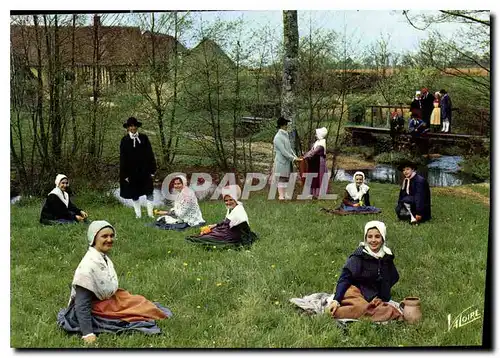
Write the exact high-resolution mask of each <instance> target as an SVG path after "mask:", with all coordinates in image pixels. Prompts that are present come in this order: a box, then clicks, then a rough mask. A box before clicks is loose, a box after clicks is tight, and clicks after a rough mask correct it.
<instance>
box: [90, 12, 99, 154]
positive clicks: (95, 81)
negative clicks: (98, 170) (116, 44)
mask: <svg viewBox="0 0 500 358" xmlns="http://www.w3.org/2000/svg"><path fill="white" fill-rule="evenodd" d="M99 28H100V19H99V17H98V16H97V14H96V15H94V36H93V47H94V55H93V66H92V97H93V101H92V114H91V118H92V123H91V130H90V138H89V154H90V156H91V157H92V159H97V158H96V156H97V150H96V148H97V146H96V144H97V143H96V142H97V116H98V113H97V112H98V106H99V96H100V89H101V86H100V74H101V66H100V62H101V53H100V50H99V44H100V38H99V30H100V29H99Z"/></svg>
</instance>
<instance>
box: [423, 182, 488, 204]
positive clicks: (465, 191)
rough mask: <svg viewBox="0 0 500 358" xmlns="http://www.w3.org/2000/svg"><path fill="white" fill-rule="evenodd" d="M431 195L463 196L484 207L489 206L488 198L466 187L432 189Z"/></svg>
mask: <svg viewBox="0 0 500 358" xmlns="http://www.w3.org/2000/svg"><path fill="white" fill-rule="evenodd" d="M432 192H433V193H437V194H443V195H451V196H464V197H467V198H471V199H472V200H475V201H478V202H480V203H482V204H484V205H486V206H490V198H489V197H487V196H484V195H482V194H480V193H478V192H476V191H474V190H472V189H471V188H468V187H439V188H432Z"/></svg>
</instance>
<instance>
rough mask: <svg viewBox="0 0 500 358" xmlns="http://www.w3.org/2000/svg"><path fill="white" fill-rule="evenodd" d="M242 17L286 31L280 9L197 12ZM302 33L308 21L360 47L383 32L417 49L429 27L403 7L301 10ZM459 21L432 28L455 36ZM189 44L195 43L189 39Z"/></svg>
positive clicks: (394, 43) (208, 17)
mask: <svg viewBox="0 0 500 358" xmlns="http://www.w3.org/2000/svg"><path fill="white" fill-rule="evenodd" d="M417 12H418V13H422V12H426V13H435V12H436V11H435V10H433V11H422V10H411V13H417ZM239 17H243V21H244V22H245V23H246V24H248V27H251V28H259V27H263V26H265V25H269V26H271V27H273V28H274V31H275V36H276V37H278V38H281V36H282V33H283V24H282V12H281V11H275V10H274V11H273V10H268V11H256V10H255V11H226V12H224V11H214V12H203V13H197V14H196V15H195V19H197V23H199V21H201V19H203V21H204V22H208V23H211V22H213V21H215V19H217V18H220V19H222V20H235V19H237V18H239ZM298 22H299V35H300V36H306V35H307V34H308V31H309V24H310V23H311V24H312V27H313V28H322V29H325V30H334V31H336V32H338V33H341V34H343V33H344V31H345V32H346V35H347V37H348V38H350V39H351V40H353V41H354V42H358V41H359V44H360V46H361V47H366V46H368V45H370V44H371V43H374V42H375V41H377V40H378V39H380V38H381V36H383V37H384V38H389V48H390V49H391V50H393V51H396V52H401V51H413V50H416V49H418V44H419V42H420V41H421V40H423V39H425V38H427V37H428V34H429V31H420V30H417V29H415V28H413V27H412V26H411V25H410V24H409V23H408V22H407V21H406V18H405V17H404V16H403V15H402V12H401V10H399V11H394V10H341V9H340V10H313V11H307V10H299V11H298ZM459 27H460V26H459V25H456V24H435V25H433V26H431V27H430V28H429V30H431V29H432V30H439V31H440V32H442V33H443V35H445V36H452V35H453V34H454V33H455V32H456V31H457V30H458V29H459ZM186 42H187V43H186V45H188V47H192V46H194V45H196V44H194V43H192V42H191V41H186Z"/></svg>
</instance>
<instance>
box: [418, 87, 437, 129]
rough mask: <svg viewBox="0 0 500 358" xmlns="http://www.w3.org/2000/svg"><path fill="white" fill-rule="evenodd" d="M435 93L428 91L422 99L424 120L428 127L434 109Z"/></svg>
mask: <svg viewBox="0 0 500 358" xmlns="http://www.w3.org/2000/svg"><path fill="white" fill-rule="evenodd" d="M434 99H435V98H434V95H433V94H432V93H427V95H425V96H423V97H422V99H421V103H422V120H423V121H424V122H425V124H426V125H427V127H429V123H430V121H431V114H432V111H433V110H434Z"/></svg>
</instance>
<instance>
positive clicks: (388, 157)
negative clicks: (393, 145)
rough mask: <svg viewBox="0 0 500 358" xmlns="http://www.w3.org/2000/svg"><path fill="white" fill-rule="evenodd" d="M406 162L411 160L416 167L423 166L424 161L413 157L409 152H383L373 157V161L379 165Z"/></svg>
mask: <svg viewBox="0 0 500 358" xmlns="http://www.w3.org/2000/svg"><path fill="white" fill-rule="evenodd" d="M406 160H411V161H413V162H414V163H416V164H418V165H423V164H425V159H424V158H423V157H421V156H414V155H413V154H412V153H411V152H394V151H390V152H385V153H380V154H379V155H377V156H376V157H375V161H376V162H377V163H381V164H399V163H402V162H404V161H406Z"/></svg>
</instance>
